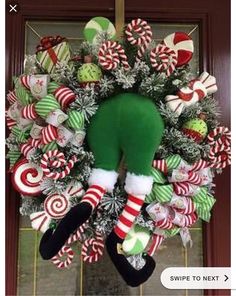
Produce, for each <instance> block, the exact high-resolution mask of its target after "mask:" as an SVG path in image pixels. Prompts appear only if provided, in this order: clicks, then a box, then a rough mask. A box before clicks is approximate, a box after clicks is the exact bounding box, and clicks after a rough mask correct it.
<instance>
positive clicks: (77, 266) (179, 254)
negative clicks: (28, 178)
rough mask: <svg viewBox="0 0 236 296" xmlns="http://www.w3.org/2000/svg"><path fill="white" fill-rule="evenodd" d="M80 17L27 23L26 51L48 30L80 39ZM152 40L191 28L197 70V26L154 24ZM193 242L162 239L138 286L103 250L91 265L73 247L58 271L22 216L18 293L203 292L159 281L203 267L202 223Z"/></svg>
mask: <svg viewBox="0 0 236 296" xmlns="http://www.w3.org/2000/svg"><path fill="white" fill-rule="evenodd" d="M84 25H85V23H83V22H76V23H74V22H67V23H66V22H27V23H26V26H25V53H26V54H34V52H35V47H36V45H38V43H39V40H40V39H39V38H40V37H43V36H47V35H61V36H63V37H67V39H68V40H69V42H70V44H71V46H72V49H74V50H75V49H76V47H77V46H78V45H79V44H80V42H81V41H82V40H83V34H82V32H83V28H84ZM151 25H152V30H153V35H154V39H156V40H159V41H161V40H162V39H163V38H164V37H165V36H167V35H168V34H171V33H173V32H176V31H183V32H186V33H191V37H192V39H193V41H194V45H195V52H194V56H193V58H192V60H191V62H190V65H191V68H192V71H193V73H194V74H197V73H198V71H199V29H198V26H197V25H195V24H164V23H163V24H160V23H158V24H155V23H152V24H151ZM190 231H191V234H192V240H193V247H192V248H190V249H185V248H183V246H182V244H181V239H180V236H178V235H177V236H175V237H173V238H171V239H168V240H166V241H164V243H163V244H162V246H161V247H160V249H159V251H158V252H157V253H156V255H155V256H154V257H155V260H156V263H157V265H156V270H155V271H154V273H153V275H152V277H151V278H150V279H149V281H148V282H146V283H145V284H143V285H142V286H140V287H138V288H130V287H128V286H126V285H125V284H124V282H123V281H122V279H121V278H120V276H119V275H118V274H117V272H116V270H115V268H114V267H113V265H112V263H111V261H110V260H109V258H108V255H107V254H104V256H103V258H102V259H101V260H100V261H99V262H98V263H95V264H84V263H83V262H82V261H81V260H80V257H79V255H78V254H79V251H80V250H79V251H78V250H75V258H74V260H73V263H72V264H71V265H70V267H69V268H68V269H63V270H59V269H57V268H56V267H55V266H54V265H53V264H52V263H51V262H50V261H44V260H42V259H41V257H40V255H39V253H38V244H39V241H40V238H41V234H40V233H37V232H36V231H34V230H33V229H32V228H31V225H30V221H29V218H26V217H22V216H21V218H20V235H19V256H18V295H22V296H23V295H50V296H53V295H160V296H161V295H172V296H174V295H181V296H185V295H198V296H201V295H203V291H201V290H188V291H187V290H168V289H166V288H164V287H163V286H162V284H161V282H160V275H161V272H162V271H163V269H165V268H167V267H171V266H179V267H183V266H186V267H187V266H192V267H197V266H202V265H203V259H202V258H203V256H202V226H201V224H200V223H197V224H195V225H194V227H193V228H191V230H190Z"/></svg>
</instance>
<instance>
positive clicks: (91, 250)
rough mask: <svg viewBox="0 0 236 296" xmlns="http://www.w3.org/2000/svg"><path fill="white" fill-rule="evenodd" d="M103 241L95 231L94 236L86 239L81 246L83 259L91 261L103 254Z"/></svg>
mask: <svg viewBox="0 0 236 296" xmlns="http://www.w3.org/2000/svg"><path fill="white" fill-rule="evenodd" d="M103 249H104V241H103V237H102V236H101V234H99V233H96V235H95V237H94V238H90V239H87V240H86V241H85V242H84V243H83V246H82V252H81V254H82V258H83V261H85V262H89V263H93V262H97V261H98V260H99V259H100V257H101V256H102V254H103Z"/></svg>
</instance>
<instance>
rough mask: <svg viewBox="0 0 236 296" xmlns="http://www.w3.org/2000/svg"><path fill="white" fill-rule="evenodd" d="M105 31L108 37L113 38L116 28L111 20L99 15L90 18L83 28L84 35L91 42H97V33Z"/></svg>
mask: <svg viewBox="0 0 236 296" xmlns="http://www.w3.org/2000/svg"><path fill="white" fill-rule="evenodd" d="M102 32H106V33H107V35H108V39H115V36H116V29H115V27H114V25H113V24H112V22H111V21H110V20H109V19H107V18H105V17H101V16H97V17H94V18H92V19H91V20H90V21H89V22H88V23H87V24H86V26H85V28H84V32H83V33H84V37H85V39H86V40H87V41H89V42H91V43H94V44H95V43H97V42H98V37H99V33H102Z"/></svg>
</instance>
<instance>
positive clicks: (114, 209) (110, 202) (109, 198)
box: [100, 187, 126, 217]
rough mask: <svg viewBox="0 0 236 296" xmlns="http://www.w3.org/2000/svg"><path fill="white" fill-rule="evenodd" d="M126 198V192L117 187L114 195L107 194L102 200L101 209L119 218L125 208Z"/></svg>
mask: <svg viewBox="0 0 236 296" xmlns="http://www.w3.org/2000/svg"><path fill="white" fill-rule="evenodd" d="M125 202H126V198H125V196H124V192H123V191H122V190H121V189H120V188H119V187H116V188H115V189H114V191H113V193H107V194H105V195H104V197H103V198H102V200H101V203H100V207H101V209H102V211H103V212H106V214H107V215H112V216H114V217H118V216H119V214H120V212H121V210H122V209H123V208H124V205H125Z"/></svg>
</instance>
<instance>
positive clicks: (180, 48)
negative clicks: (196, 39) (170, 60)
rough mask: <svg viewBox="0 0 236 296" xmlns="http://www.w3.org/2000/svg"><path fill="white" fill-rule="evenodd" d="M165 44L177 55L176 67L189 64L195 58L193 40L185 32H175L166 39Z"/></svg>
mask: <svg viewBox="0 0 236 296" xmlns="http://www.w3.org/2000/svg"><path fill="white" fill-rule="evenodd" d="M163 43H164V44H165V45H166V46H168V47H169V48H171V49H173V50H174V51H175V52H176V53H177V64H176V67H180V66H182V65H185V64H187V63H188V62H189V61H190V60H191V58H192V56H193V51H194V47H193V40H192V39H191V37H190V36H189V35H188V34H186V33H184V32H175V33H173V34H170V35H168V36H166V37H165V39H164V40H163Z"/></svg>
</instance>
